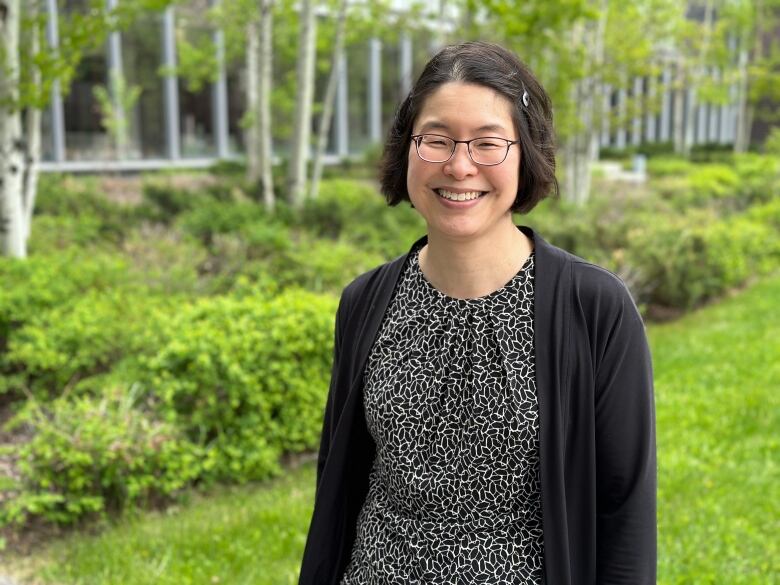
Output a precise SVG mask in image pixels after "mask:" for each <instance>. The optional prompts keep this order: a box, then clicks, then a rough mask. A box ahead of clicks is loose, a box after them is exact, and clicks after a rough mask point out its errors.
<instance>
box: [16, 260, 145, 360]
mask: <svg viewBox="0 0 780 585" xmlns="http://www.w3.org/2000/svg"><path fill="white" fill-rule="evenodd" d="M129 280H130V273H129V271H128V265H127V262H126V261H125V260H124V259H123V258H122V257H120V256H118V255H115V254H109V253H105V252H96V251H91V252H89V253H87V252H85V251H84V250H80V249H75V248H74V249H69V250H65V251H62V252H60V253H59V254H51V255H46V256H33V257H30V258H27V259H26V260H24V261H20V260H16V259H13V258H8V257H0V282H2V283H3V286H2V288H0V352H2V351H3V349H4V348H5V343H6V340H7V339H8V335H9V333H10V332H11V330H12V329H15V328H18V327H21V326H22V325H23V324H24V323H26V322H28V321H29V320H30V319H31V318H32V317H34V316H36V315H39V314H41V313H42V312H44V311H46V310H49V309H51V308H52V307H56V306H60V305H65V304H67V303H69V302H70V301H71V300H72V299H74V298H78V297H79V296H81V295H82V294H84V293H85V292H86V291H88V290H96V291H105V290H109V289H112V288H114V287H116V286H121V285H123V284H126V283H127V282H129Z"/></svg>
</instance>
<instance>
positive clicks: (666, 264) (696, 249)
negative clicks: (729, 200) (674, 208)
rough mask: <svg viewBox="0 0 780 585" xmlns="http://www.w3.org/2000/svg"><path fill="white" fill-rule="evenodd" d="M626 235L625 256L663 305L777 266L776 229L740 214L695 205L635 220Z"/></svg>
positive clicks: (703, 296)
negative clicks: (662, 217) (661, 218)
mask: <svg viewBox="0 0 780 585" xmlns="http://www.w3.org/2000/svg"><path fill="white" fill-rule="evenodd" d="M770 205H771V204H770ZM776 209H777V206H776V205H773V212H776ZM628 239H629V245H628V247H627V249H626V251H625V256H626V258H625V261H626V262H627V263H628V264H630V265H632V266H634V267H635V268H636V269H637V270H639V271H640V272H641V274H642V277H641V279H642V281H643V282H644V283H645V290H646V295H647V297H648V298H649V300H652V302H655V303H658V304H661V305H665V306H672V307H682V308H686V309H689V308H691V307H693V306H695V305H697V304H699V303H701V302H702V301H705V300H708V299H711V298H713V297H715V296H717V295H720V294H722V293H724V292H725V291H726V290H727V289H729V288H731V287H734V286H737V285H739V284H741V283H743V282H744V281H745V280H746V279H747V278H748V277H749V276H750V275H753V274H766V273H768V272H771V271H772V270H776V269H777V267H778V266H780V237H778V233H777V231H776V230H775V229H773V228H772V227H771V226H769V225H767V224H764V223H759V222H758V221H755V219H753V218H751V217H745V216H742V215H735V216H733V217H730V218H727V219H724V220H717V219H716V217H715V216H714V213H713V212H712V210H708V209H699V210H694V211H692V212H690V213H688V214H687V215H685V216H670V217H669V218H667V220H666V221H665V222H663V223H660V222H657V223H652V222H650V221H644V222H637V223H636V224H635V227H633V228H631V230H630V232H629V234H628Z"/></svg>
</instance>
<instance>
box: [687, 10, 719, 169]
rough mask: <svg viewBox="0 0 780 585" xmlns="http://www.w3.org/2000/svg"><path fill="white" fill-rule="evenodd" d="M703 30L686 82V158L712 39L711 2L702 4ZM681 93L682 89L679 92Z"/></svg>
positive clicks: (690, 143) (691, 143)
mask: <svg viewBox="0 0 780 585" xmlns="http://www.w3.org/2000/svg"><path fill="white" fill-rule="evenodd" d="M702 26H703V27H704V30H703V31H702V33H703V39H702V43H701V47H700V48H699V58H698V62H697V63H696V67H695V69H694V71H693V75H692V76H691V77H692V78H689V79H688V82H687V84H686V85H687V92H686V93H687V95H688V99H687V101H686V103H685V107H684V109H685V120H684V124H685V128H684V130H683V139H682V153H683V154H684V155H685V156H688V155H689V154H690V152H691V146H692V145H693V123H694V107H695V106H694V103H695V102H696V99H697V96H698V94H699V86H700V85H701V82H702V79H704V75H705V71H706V61H707V54H708V52H709V49H710V39H711V37H712V1H711V0H710V1H707V2H705V3H704V22H703V25H702ZM680 91H682V89H681V90H680Z"/></svg>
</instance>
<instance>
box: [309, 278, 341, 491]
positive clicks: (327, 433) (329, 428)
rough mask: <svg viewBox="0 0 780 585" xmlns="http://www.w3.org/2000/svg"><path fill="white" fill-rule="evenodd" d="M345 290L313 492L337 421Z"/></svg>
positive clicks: (336, 320) (334, 337)
mask: <svg viewBox="0 0 780 585" xmlns="http://www.w3.org/2000/svg"><path fill="white" fill-rule="evenodd" d="M346 294H347V293H346V292H342V294H341V299H340V300H339V306H338V309H337V310H336V319H335V325H334V333H333V366H332V368H331V374H330V385H329V388H328V398H327V402H326V403H325V416H324V420H323V423H322V433H321V435H320V447H319V452H318V454H317V485H316V492H315V499H316V493H318V492H319V488H320V481H321V480H322V472H323V470H324V469H325V462H326V461H327V459H328V453H329V451H330V443H331V439H332V438H333V433H334V431H335V427H336V423H337V422H338V415H337V413H335V412H334V411H335V410H336V408H335V402H336V393H337V383H338V372H339V367H340V364H341V345H342V338H343V333H344V326H345V322H346V315H347V309H346V304H347V303H346Z"/></svg>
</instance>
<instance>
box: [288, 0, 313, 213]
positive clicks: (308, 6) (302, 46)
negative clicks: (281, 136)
mask: <svg viewBox="0 0 780 585" xmlns="http://www.w3.org/2000/svg"><path fill="white" fill-rule="evenodd" d="M299 22H300V24H299V37H298V66H297V76H296V77H297V84H298V85H297V91H296V97H295V125H294V127H295V130H294V131H293V142H292V146H291V151H290V164H289V167H288V175H287V189H288V193H287V196H288V198H289V201H290V203H291V204H292V206H293V207H296V208H300V207H301V206H302V205H303V201H304V196H305V189H306V178H307V177H306V163H307V162H308V159H309V147H310V140H311V114H312V105H313V99H314V58H315V49H316V41H317V24H316V18H315V2H314V0H302V1H301V3H300V21H299Z"/></svg>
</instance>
